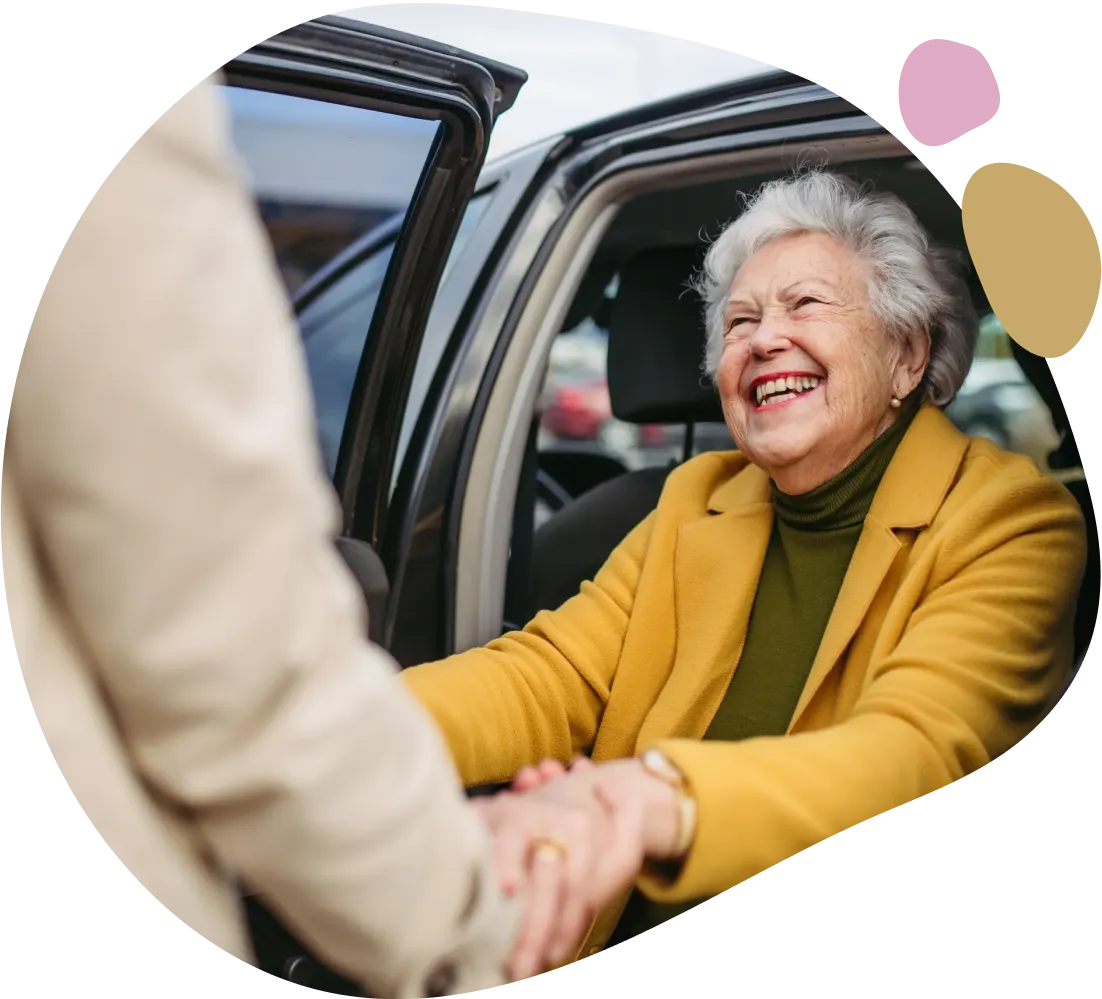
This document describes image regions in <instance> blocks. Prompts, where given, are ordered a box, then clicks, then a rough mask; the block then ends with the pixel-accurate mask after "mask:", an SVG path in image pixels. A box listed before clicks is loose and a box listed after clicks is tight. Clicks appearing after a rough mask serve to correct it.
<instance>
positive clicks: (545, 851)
mask: <svg viewBox="0 0 1102 999" xmlns="http://www.w3.org/2000/svg"><path fill="white" fill-rule="evenodd" d="M531 850H532V854H533V856H541V855H542V856H544V857H547V856H551V855H552V854H553V855H554V856H556V857H558V858H559V859H560V860H566V858H567V856H568V855H569V853H570V851H569V850H567V848H566V844H565V843H564V842H563V841H562V840H561V839H559V837H558V836H540V837H539V838H538V839H534V840H532V847H531Z"/></svg>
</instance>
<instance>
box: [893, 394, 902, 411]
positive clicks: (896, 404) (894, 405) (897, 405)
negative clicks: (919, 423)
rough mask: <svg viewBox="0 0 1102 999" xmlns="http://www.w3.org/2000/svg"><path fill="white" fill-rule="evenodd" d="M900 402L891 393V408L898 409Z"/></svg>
mask: <svg viewBox="0 0 1102 999" xmlns="http://www.w3.org/2000/svg"><path fill="white" fill-rule="evenodd" d="M901 405H902V403H901V402H900V401H899V400H898V399H897V398H896V397H895V396H894V395H893V396H892V409H899V407H900V406H901Z"/></svg>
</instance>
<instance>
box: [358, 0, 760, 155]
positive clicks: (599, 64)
mask: <svg viewBox="0 0 1102 999" xmlns="http://www.w3.org/2000/svg"><path fill="white" fill-rule="evenodd" d="M344 16H346V17H355V18H359V19H361V20H364V21H369V22H372V23H375V24H379V25H382V26H384V27H388V28H394V29H396V30H399V31H407V32H409V33H411V34H415V35H421V36H423V37H426V38H433V39H435V40H437V41H440V42H445V43H447V44H449V45H455V46H457V47H459V48H463V49H467V50H468V51H470V52H476V53H478V54H479V55H484V56H487V57H489V58H491V59H497V60H499V61H501V62H506V63H510V64H511V65H514V66H519V67H520V68H521V69H524V70H527V71H528V82H527V83H526V84H525V85H524V88H523V89H522V90H521V92H520V97H519V98H518V99H517V102H516V104H515V105H514V106H513V108H512V109H511V110H510V111H508V112H507V113H506V114H505V115H503V116H502V118H501V120H500V121H499V122H498V123H497V124H496V125H495V126H494V133H493V138H492V139H491V141H490V156H491V157H495V156H501V155H503V154H505V153H507V152H510V151H511V150H513V149H517V148H519V147H521V146H524V145H527V144H528V143H530V142H533V141H535V140H537V139H541V138H544V137H545V136H548V135H552V134H554V133H556V132H560V131H563V130H564V129H567V128H573V127H575V126H577V125H581V124H584V123H585V122H588V121H593V120H595V119H597V118H602V117H604V116H605V115H607V114H612V113H613V112H616V111H622V110H625V109H626V108H630V107H633V106H635V105H637V104H644V103H647V102H649V101H653V100H658V99H660V98H663V97H669V96H672V95H674V94H679V93H685V92H687V91H690V90H697V89H699V88H701V87H706V86H711V85H712V84H716V83H723V82H726V81H729V80H732V79H737V78H739V77H743V76H748V75H752V74H754V73H756V72H760V71H762V70H766V69H768V68H769V67H767V66H765V65H763V64H762V63H760V62H756V61H754V60H753V59H748V58H745V57H743V56H739V55H735V54H734V53H732V52H726V51H724V50H723V49H715V48H712V47H711V46H706V45H698V44H696V43H695V42H688V41H684V40H682V39H677V38H670V37H668V36H666V35H656V34H652V33H650V32H647V31H638V30H636V29H633V28H622V27H618V26H616V25H610V24H601V23H598V22H595V21H580V20H575V19H574V18H566V17H551V16H548V15H545V14H530V13H525V12H522V11H514V10H501V9H498V8H494V7H467V6H459V5H454V4H386V5H381V6H373V7H359V8H356V9H355V10H349V11H346V12H345V13H344Z"/></svg>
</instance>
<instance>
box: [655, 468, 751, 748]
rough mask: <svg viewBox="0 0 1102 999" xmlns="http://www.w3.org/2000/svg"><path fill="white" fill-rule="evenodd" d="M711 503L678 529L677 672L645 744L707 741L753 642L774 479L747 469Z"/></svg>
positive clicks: (659, 702) (672, 675)
mask: <svg viewBox="0 0 1102 999" xmlns="http://www.w3.org/2000/svg"><path fill="white" fill-rule="evenodd" d="M712 499H713V502H712V503H710V504H709V511H708V513H707V514H706V515H705V516H703V517H700V518H698V519H694V520H690V521H688V522H686V523H684V524H682V525H681V527H680V528H679V530H678V536H677V550H676V553H675V560H674V608H673V612H674V618H675V620H676V622H677V640H676V641H677V644H676V651H675V654H674V663H673V669H672V670H671V672H670V677H669V680H668V681H667V683H666V685H665V686H664V688H663V690H662V693H661V695H660V696H659V698H658V700H657V701H656V702H655V704H654V707H653V709H652V710H651V712H650V714H649V715H648V717H647V719H646V721H645V722H644V724H643V726H642V728H641V730H640V733H639V742H640V744H641V743H643V742H645V741H647V740H648V739H650V738H656V737H669V736H674V737H683V738H700V737H701V736H702V735H703V734H704V730H705V729H706V728H707V726H708V721H709V720H710V718H711V715H712V714H713V713H714V711H715V708H716V707H717V706H718V705H719V701H720V700H721V699H722V697H723V693H724V691H725V690H726V687H727V684H728V682H729V680H730V677H731V672H732V670H733V669H734V667H735V665H736V664H737V662H738V658H739V655H740V653H741V651H742V645H743V642H744V641H745V639H746V628H747V624H748V623H749V620H750V609H751V607H752V606H753V602H754V594H755V592H756V591H757V587H758V579H759V577H760V575H761V567H762V563H763V561H764V560H765V550H766V547H767V546H768V544H769V534H770V531H771V530H772V527H773V507H772V504H771V502H770V490H769V479H768V478H767V477H766V476H765V474H764V473H762V472H761V471H760V470H759V469H757V468H755V467H754V466H752V465H750V466H747V467H746V468H745V469H743V470H742V471H740V472H739V474H738V475H736V476H735V477H734V478H733V479H731V480H730V481H728V482H727V483H726V484H725V485H724V486H723V487H721V488H720V489H719V490H718V491H717V492H716V494H715V496H714V497H713V498H712Z"/></svg>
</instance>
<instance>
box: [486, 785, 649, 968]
mask: <svg viewBox="0 0 1102 999" xmlns="http://www.w3.org/2000/svg"><path fill="white" fill-rule="evenodd" d="M472 805H473V806H474V807H475V808H476V809H477V810H478V811H479V813H480V814H481V815H482V818H483V820H484V821H485V822H486V824H487V826H488V828H489V829H490V831H491V833H492V834H493V839H494V858H495V862H496V865H497V870H498V876H499V879H500V882H501V886H502V889H503V890H504V891H505V892H507V893H509V894H512V893H513V892H516V891H518V890H520V889H522V888H523V890H524V892H525V910H524V915H523V917H522V920H521V926H520V929H519V931H518V934H517V938H516V941H515V943H514V946H513V951H512V954H511V956H510V959H509V964H508V968H507V971H508V974H509V977H510V978H511V979H513V980H516V979H519V978H526V977H528V976H530V975H534V974H538V973H539V972H540V971H543V970H545V969H546V968H547V967H549V966H552V965H556V964H560V963H562V962H563V961H565V960H566V959H567V958H569V957H570V955H571V952H572V951H573V950H574V949H575V948H576V947H577V946H578V944H579V943H580V942H581V939H582V937H583V935H584V934H585V932H586V930H587V929H588V928H589V924H590V922H591V920H592V918H593V916H594V914H595V913H596V912H597V910H599V909H600V908H601V907H603V906H604V905H607V904H608V903H609V902H610V901H612V899H614V898H615V897H616V896H617V895H618V894H619V893H620V892H622V891H624V890H625V889H626V888H627V886H628V885H630V884H631V882H632V881H633V880H634V878H635V876H636V874H637V873H638V871H639V868H640V867H641V866H642V863H643V860H644V853H643V814H642V807H641V805H640V804H639V803H638V802H636V801H634V800H629V799H627V798H625V799H624V800H622V801H620V802H618V803H613V802H612V800H611V799H610V798H608V796H606V795H605V794H604V792H603V790H602V789H600V788H597V787H589V788H587V789H585V790H584V792H583V791H582V789H581V788H578V789H576V790H572V791H571V793H570V794H569V795H565V794H563V793H562V789H561V788H555V787H554V785H548V786H545V787H534V788H532V789H531V790H529V791H527V792H524V793H515V792H511V791H507V792H503V793H502V794H498V795H495V796H494V797H492V798H482V799H479V800H477V801H475V802H472Z"/></svg>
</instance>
